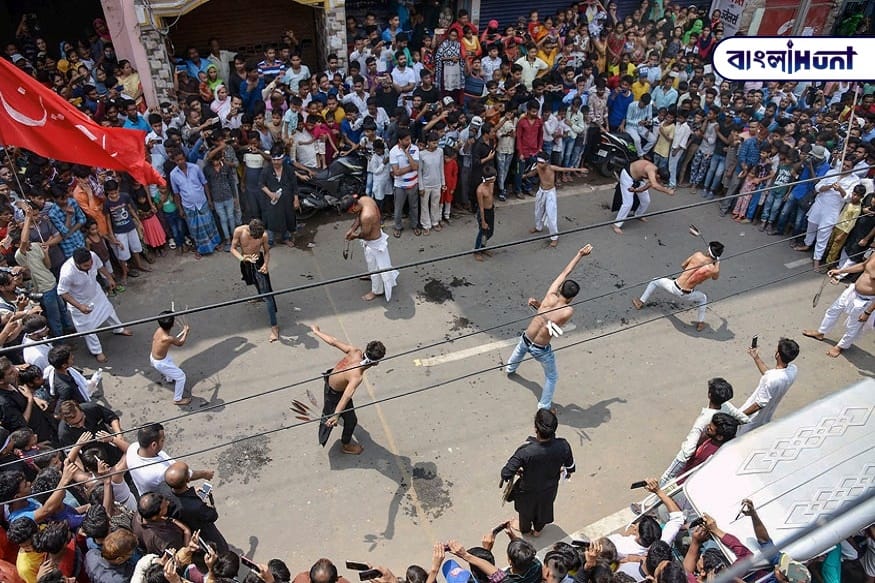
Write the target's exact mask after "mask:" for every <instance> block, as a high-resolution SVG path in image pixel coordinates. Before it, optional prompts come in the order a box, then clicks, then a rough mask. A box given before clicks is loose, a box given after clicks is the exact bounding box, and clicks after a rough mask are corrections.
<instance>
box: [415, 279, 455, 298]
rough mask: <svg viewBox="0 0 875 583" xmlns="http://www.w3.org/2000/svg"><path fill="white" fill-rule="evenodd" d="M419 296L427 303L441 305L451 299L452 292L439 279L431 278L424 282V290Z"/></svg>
mask: <svg viewBox="0 0 875 583" xmlns="http://www.w3.org/2000/svg"><path fill="white" fill-rule="evenodd" d="M419 296H420V297H421V298H422V299H424V300H425V301H427V302H432V303H434V304H442V303H444V302H446V301H447V300H451V299H453V292H451V291H450V289H449V288H448V287H447V286H446V285H445V284H444V283H443V282H442V281H440V280H439V279H435V278H431V279H429V280H428V281H427V282H425V290H424V291H422V292H420V293H419Z"/></svg>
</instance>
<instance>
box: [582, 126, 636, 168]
mask: <svg viewBox="0 0 875 583" xmlns="http://www.w3.org/2000/svg"><path fill="white" fill-rule="evenodd" d="M637 159H638V151H637V150H636V149H635V142H633V141H632V138H631V137H630V136H629V134H627V133H626V132H616V133H614V132H605V131H602V132H601V142H600V143H599V144H597V145H596V146H595V147H594V148H593V149H592V153H591V154H590V160H589V161H590V163H591V164H592V165H593V166H594V167H596V168H598V171H599V174H601V175H602V176H604V177H605V178H617V177H618V176H619V175H620V171H621V170H622V169H623V168H626V167H628V166H629V164H631V163H632V162H634V161H635V160H637Z"/></svg>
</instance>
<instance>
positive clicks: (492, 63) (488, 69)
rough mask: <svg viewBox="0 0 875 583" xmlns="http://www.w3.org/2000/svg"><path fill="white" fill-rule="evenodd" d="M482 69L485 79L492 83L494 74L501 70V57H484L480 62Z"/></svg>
mask: <svg viewBox="0 0 875 583" xmlns="http://www.w3.org/2000/svg"><path fill="white" fill-rule="evenodd" d="M480 67H481V69H482V70H483V78H484V79H486V81H492V73H494V72H495V71H498V70H499V69H501V57H495V59H493V58H492V57H488V56H487V57H483V58H482V59H481V60H480Z"/></svg>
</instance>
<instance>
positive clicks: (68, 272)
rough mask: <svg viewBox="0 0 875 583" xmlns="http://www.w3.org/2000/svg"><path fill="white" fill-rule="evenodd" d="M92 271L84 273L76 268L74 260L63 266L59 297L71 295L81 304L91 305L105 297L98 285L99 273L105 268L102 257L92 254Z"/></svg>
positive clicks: (59, 281) (71, 259) (66, 262)
mask: <svg viewBox="0 0 875 583" xmlns="http://www.w3.org/2000/svg"><path fill="white" fill-rule="evenodd" d="M91 261H92V263H91V269H89V270H88V271H82V270H81V269H79V268H78V267H76V262H75V261H73V258H72V257H71V258H69V259H68V260H66V261H65V262H64V264H63V265H62V266H61V277H60V278H58V295H59V296H61V295H64V294H70V295H71V296H73V299H74V300H76V301H77V302H79V303H80V304H85V305H87V304H89V303H91V302H93V301H94V300H95V299H97V298H100V296H102V295H104V294H103V290H102V289H101V288H100V284H98V283H97V271H98V270H99V269H100V268H101V267H103V261H101V260H100V257H98V256H97V255H95V254H94V253H93V252H92V253H91Z"/></svg>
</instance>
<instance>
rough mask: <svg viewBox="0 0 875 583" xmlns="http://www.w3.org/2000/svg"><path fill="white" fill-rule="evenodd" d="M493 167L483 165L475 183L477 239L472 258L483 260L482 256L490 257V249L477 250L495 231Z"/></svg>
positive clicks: (483, 245) (484, 244)
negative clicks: (478, 182) (479, 176)
mask: <svg viewBox="0 0 875 583" xmlns="http://www.w3.org/2000/svg"><path fill="white" fill-rule="evenodd" d="M494 190H495V167H493V166H491V165H490V166H484V167H483V170H482V177H481V178H480V184H479V185H477V214H478V215H479V219H480V220H479V221H478V222H477V240H475V241H474V259H476V260H477V261H483V256H484V255H486V256H487V257H492V251H478V249H482V248H483V247H485V246H486V241H488V240H489V238H490V237H492V234H493V232H494V231H495V197H494V196H493V194H494Z"/></svg>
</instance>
